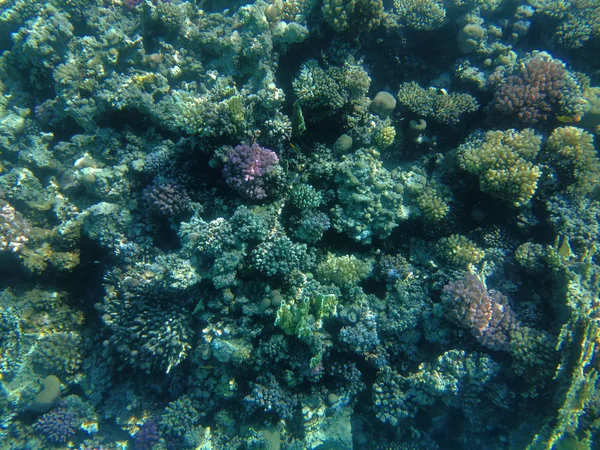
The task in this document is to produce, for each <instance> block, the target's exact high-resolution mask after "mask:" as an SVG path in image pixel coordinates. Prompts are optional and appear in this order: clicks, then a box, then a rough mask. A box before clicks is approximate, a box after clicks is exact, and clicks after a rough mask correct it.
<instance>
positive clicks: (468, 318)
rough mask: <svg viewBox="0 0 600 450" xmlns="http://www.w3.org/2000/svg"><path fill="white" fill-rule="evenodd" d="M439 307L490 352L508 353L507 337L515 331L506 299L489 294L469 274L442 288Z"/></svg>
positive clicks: (515, 320) (508, 338) (515, 322)
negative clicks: (502, 351)
mask: <svg viewBox="0 0 600 450" xmlns="http://www.w3.org/2000/svg"><path fill="white" fill-rule="evenodd" d="M442 304H443V305H444V309H445V311H446V315H447V316H448V317H449V318H451V319H452V320H454V321H456V322H457V323H459V324H460V325H462V326H463V327H465V328H468V329H470V330H471V333H472V334H473V336H474V337H475V338H476V339H477V341H478V342H479V343H480V344H481V345H483V346H485V347H488V348H490V349H492V350H508V348H509V347H508V345H509V343H510V333H511V332H512V331H514V330H516V329H517V327H518V323H517V319H516V317H515V314H514V313H513V311H512V310H511V308H510V305H509V304H508V299H507V298H506V297H505V296H504V295H502V294H501V293H500V292H497V291H494V290H492V291H489V292H488V290H487V289H486V287H485V285H484V284H483V282H482V281H481V280H480V279H479V278H478V277H476V276H475V275H472V274H467V275H465V276H464V278H462V279H459V280H456V281H452V282H450V283H448V284H447V285H446V286H444V293H443V295H442Z"/></svg>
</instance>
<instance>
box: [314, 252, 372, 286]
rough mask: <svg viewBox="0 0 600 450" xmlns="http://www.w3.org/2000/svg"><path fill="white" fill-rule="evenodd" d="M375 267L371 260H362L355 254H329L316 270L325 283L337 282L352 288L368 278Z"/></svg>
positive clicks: (339, 284)
mask: <svg viewBox="0 0 600 450" xmlns="http://www.w3.org/2000/svg"><path fill="white" fill-rule="evenodd" d="M372 269H373V264H372V262H371V261H361V260H360V259H358V258H357V257H356V256H354V255H342V256H335V255H334V254H332V253H328V254H327V258H325V260H323V261H322V262H321V263H320V264H319V265H318V266H317V270H316V276H317V278H318V279H319V280H320V281H321V282H322V283H323V284H335V285H336V286H337V287H339V288H350V287H351V286H354V285H356V284H357V283H358V282H360V281H361V280H364V279H365V278H367V277H368V276H369V275H370V274H371V271H372Z"/></svg>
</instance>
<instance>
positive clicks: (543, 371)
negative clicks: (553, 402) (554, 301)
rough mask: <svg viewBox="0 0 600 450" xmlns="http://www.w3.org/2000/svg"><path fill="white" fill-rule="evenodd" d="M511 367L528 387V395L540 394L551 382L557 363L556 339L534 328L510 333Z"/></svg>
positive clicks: (524, 328) (524, 327)
mask: <svg viewBox="0 0 600 450" xmlns="http://www.w3.org/2000/svg"><path fill="white" fill-rule="evenodd" d="M509 351H510V354H511V356H512V357H513V362H512V367H513V370H514V371H515V373H517V374H518V375H520V376H522V377H523V378H524V379H525V380H526V383H527V385H528V387H529V389H528V395H530V396H534V395H536V394H537V393H539V392H540V389H541V388H543V387H544V386H545V385H546V383H548V382H549V381H550V380H552V377H553V376H554V374H555V367H556V365H557V362H558V354H557V352H556V337H554V336H552V335H551V334H550V333H548V332H546V331H543V330H537V329H535V328H531V327H527V326H520V327H518V328H517V329H516V330H513V331H511V333H510V344H509Z"/></svg>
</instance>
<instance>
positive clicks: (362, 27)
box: [322, 0, 383, 33]
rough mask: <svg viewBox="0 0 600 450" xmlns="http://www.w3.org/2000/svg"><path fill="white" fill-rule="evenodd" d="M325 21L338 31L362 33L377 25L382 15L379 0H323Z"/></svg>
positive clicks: (381, 4)
mask: <svg viewBox="0 0 600 450" xmlns="http://www.w3.org/2000/svg"><path fill="white" fill-rule="evenodd" d="M322 11H323V16H324V17H325V21H326V22H327V23H328V24H329V25H330V26H331V28H333V29H334V30H335V31H337V32H338V33H342V32H346V31H352V33H362V32H368V31H371V30H373V29H375V28H377V27H378V26H379V24H380V23H381V17H382V15H383V2H382V1H381V0H325V1H324V2H323V8H322Z"/></svg>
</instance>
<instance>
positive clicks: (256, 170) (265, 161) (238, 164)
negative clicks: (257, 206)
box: [223, 144, 279, 200]
mask: <svg viewBox="0 0 600 450" xmlns="http://www.w3.org/2000/svg"><path fill="white" fill-rule="evenodd" d="M278 168H279V158H277V155H276V154H275V152H273V151H272V150H268V149H266V148H262V147H261V146H260V145H258V144H253V145H252V146H249V145H238V146H237V147H236V148H234V149H233V151H232V152H231V154H230V155H229V160H228V161H227V164H225V167H224V168H223V176H224V177H225V181H226V182H227V184H228V185H229V186H231V187H232V188H233V189H234V190H235V191H237V192H238V193H240V194H241V195H243V196H245V197H248V198H251V199H253V200H260V199H263V198H265V197H266V196H267V192H266V184H267V178H268V176H269V175H271V174H274V173H275V172H276V171H277V169H278Z"/></svg>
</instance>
